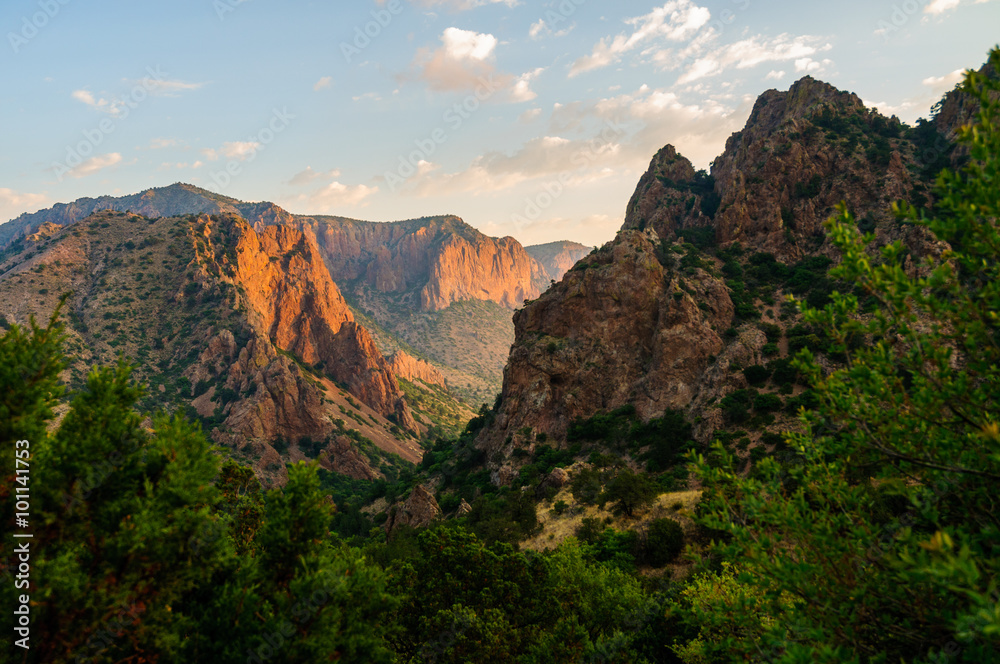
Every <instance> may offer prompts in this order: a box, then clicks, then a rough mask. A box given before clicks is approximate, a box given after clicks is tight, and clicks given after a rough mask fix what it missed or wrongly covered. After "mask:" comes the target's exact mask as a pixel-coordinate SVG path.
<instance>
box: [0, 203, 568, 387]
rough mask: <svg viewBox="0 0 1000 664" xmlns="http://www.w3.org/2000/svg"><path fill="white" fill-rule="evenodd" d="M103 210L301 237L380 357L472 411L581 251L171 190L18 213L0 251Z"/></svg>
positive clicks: (452, 222) (430, 223)
mask: <svg viewBox="0 0 1000 664" xmlns="http://www.w3.org/2000/svg"><path fill="white" fill-rule="evenodd" d="M99 210H119V211H122V210H131V211H132V212H135V213H138V214H142V215H144V216H147V217H151V218H156V217H169V216H172V215H177V214H200V213H206V214H216V215H219V214H225V215H239V216H241V217H242V218H244V219H246V220H247V221H248V222H249V223H250V225H251V226H252V227H253V228H254V229H255V230H256V231H257V232H258V233H260V234H263V233H264V230H265V229H266V228H267V227H269V226H288V227H292V228H297V229H299V230H300V231H302V232H303V233H304V234H305V235H306V236H307V237H308V238H309V239H311V240H312V241H313V242H315V243H316V246H318V247H319V252H320V255H321V256H322V258H323V260H324V262H325V264H326V266H327V269H328V270H329V272H330V275H331V277H332V279H333V281H334V282H335V283H336V284H337V285H338V286H339V288H340V290H341V292H342V293H343V294H344V295H346V297H347V299H348V300H349V303H350V306H351V308H353V309H354V311H355V312H356V313H357V314H359V315H361V314H364V315H365V320H366V323H367V327H369V331H371V332H372V333H373V334H374V335H375V339H376V341H377V344H378V345H379V347H380V349H381V351H382V352H384V353H386V354H389V353H391V352H392V351H394V350H397V349H400V348H407V347H410V348H412V349H415V350H416V351H418V352H419V353H420V354H421V355H422V356H424V357H427V358H428V359H429V360H430V361H432V362H433V363H434V364H435V365H436V367H437V368H438V370H439V371H442V372H444V374H445V376H446V377H447V378H448V382H449V385H450V387H451V389H454V390H458V392H459V393H460V394H461V395H462V396H463V397H464V398H466V399H467V400H469V401H470V402H475V403H478V402H479V401H487V400H489V401H491V400H492V399H493V396H494V395H495V394H496V391H497V390H498V389H499V386H500V378H501V374H502V370H503V363H504V360H505V359H506V355H507V350H508V349H509V348H510V342H511V340H512V338H513V326H512V323H511V322H510V312H511V310H512V309H514V308H515V307H518V306H520V305H521V303H522V302H523V301H524V300H526V299H532V298H535V297H537V296H538V294H539V293H540V292H541V291H542V290H544V289H545V288H547V287H548V284H549V281H550V279H554V278H556V276H555V275H556V274H558V273H559V270H564V269H565V268H567V267H569V265H571V264H572V258H573V256H574V255H575V253H576V251H577V249H576V248H575V247H574V246H572V243H568V244H566V249H565V250H564V251H562V252H561V253H559V252H557V255H552V256H549V257H548V258H544V257H543V259H542V262H544V261H545V260H552V261H555V262H554V263H551V264H549V265H548V266H543V265H542V263H541V262H539V261H537V260H535V259H534V258H532V257H531V256H530V255H529V254H528V252H526V250H525V249H524V248H523V247H522V246H521V245H520V244H519V243H518V242H517V241H516V240H514V239H513V238H509V237H508V238H491V237H487V236H485V235H483V234H482V233H480V232H479V231H477V230H476V229H474V228H472V227H471V226H469V225H468V224H466V223H465V222H463V221H462V220H461V219H459V218H458V217H453V216H443V217H426V218H422V219H414V220H409V221H399V222H387V223H373V222H366V221H357V220H353V219H345V218H342V217H330V216H315V217H313V216H305V215H293V214H290V213H289V212H287V211H286V210H283V209H282V208H280V207H278V206H277V205H274V204H272V203H266V202H262V203H244V202H242V201H238V200H236V199H232V198H228V197H225V196H221V195H218V194H214V193H212V192H208V191H205V190H203V189H199V188H197V187H194V186H191V185H187V184H175V185H171V186H169V187H164V188H160V189H150V190H147V191H145V192H142V193H139V194H135V195H131V196H123V197H107V196H105V197H101V198H97V199H81V200H79V201H76V202H74V203H71V204H68V205H63V204H60V205H57V206H54V207H53V208H51V209H48V210H42V211H40V212H37V213H34V214H27V215H22V216H21V217H18V219H16V220H14V221H12V222H9V223H7V224H3V225H0V252H2V251H4V250H5V249H8V250H10V251H14V252H16V251H20V250H21V249H23V248H24V246H25V245H24V242H25V241H26V236H27V235H29V234H31V233H34V232H36V231H38V230H39V228H40V227H41V226H42V225H43V224H51V225H53V226H52V227H58V226H66V225H71V224H74V223H76V222H78V221H79V220H81V219H83V218H85V217H86V216H88V215H90V214H91V213H93V212H95V211H99ZM554 244H558V243H554ZM560 276H561V275H560ZM470 303H471V304H470ZM375 328H378V329H375ZM439 340H443V341H439ZM456 340H457V341H458V343H457V344H456ZM457 346H461V347H462V348H461V351H458V352H456V348H457Z"/></svg>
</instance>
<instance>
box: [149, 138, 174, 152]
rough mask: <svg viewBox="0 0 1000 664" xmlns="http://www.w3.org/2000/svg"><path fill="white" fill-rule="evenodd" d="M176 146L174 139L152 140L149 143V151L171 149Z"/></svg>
mask: <svg viewBox="0 0 1000 664" xmlns="http://www.w3.org/2000/svg"><path fill="white" fill-rule="evenodd" d="M176 145H177V139H176V138H154V139H152V140H151V141H150V142H149V149H150V150H162V149H164V148H172V147H174V146H176Z"/></svg>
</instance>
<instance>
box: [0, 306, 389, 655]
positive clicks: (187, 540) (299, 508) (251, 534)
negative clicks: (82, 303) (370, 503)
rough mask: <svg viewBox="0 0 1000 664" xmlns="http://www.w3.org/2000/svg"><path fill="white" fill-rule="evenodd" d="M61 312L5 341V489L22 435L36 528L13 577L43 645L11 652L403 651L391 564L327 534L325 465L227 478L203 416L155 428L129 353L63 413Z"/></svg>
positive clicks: (0, 410) (160, 420) (1, 595)
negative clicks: (394, 622)
mask: <svg viewBox="0 0 1000 664" xmlns="http://www.w3.org/2000/svg"><path fill="white" fill-rule="evenodd" d="M57 314H58V310H57ZM57 314H56V315H53V317H52V319H51V320H50V321H49V325H48V326H47V327H46V328H44V329H43V328H40V327H39V326H37V325H36V324H35V323H34V321H32V322H31V323H30V326H29V329H28V330H24V329H22V328H20V327H19V326H17V325H14V326H11V327H10V329H9V330H7V332H6V333H5V334H4V335H3V336H0V350H2V352H0V415H2V421H0V435H2V436H3V439H2V440H0V443H2V444H3V447H2V449H3V452H4V462H5V466H4V468H5V472H7V475H5V477H4V479H5V483H4V486H3V490H4V492H5V493H4V496H5V498H6V500H5V502H7V503H9V502H10V500H11V494H12V493H13V492H12V491H11V489H12V488H13V487H15V486H21V485H22V483H15V482H14V481H12V478H13V477H16V475H13V474H12V473H11V472H10V469H12V467H13V465H14V464H13V463H12V461H11V460H12V459H13V458H14V452H15V449H21V448H22V447H23V446H19V445H16V441H18V440H27V441H29V442H30V448H25V449H30V452H31V453H32V454H31V456H30V458H29V459H28V462H29V464H30V469H31V475H30V482H25V483H26V484H28V488H29V489H30V502H31V509H30V510H29V524H30V527H29V529H30V531H31V532H32V534H33V536H34V537H33V538H32V539H31V540H30V542H29V546H30V565H31V570H30V580H31V587H30V588H28V589H20V588H18V589H15V587H14V584H13V583H11V582H9V581H11V579H10V578H9V577H8V578H7V581H6V582H4V583H3V584H2V586H0V602H2V603H3V605H4V606H7V607H14V606H16V605H19V604H20V603H19V602H16V596H17V595H19V594H30V600H31V604H30V621H31V622H30V630H31V632H30V633H31V638H30V649H29V650H22V649H20V648H15V647H14V645H13V643H12V641H13V640H8V642H7V645H6V646H5V653H4V655H5V656H4V658H3V661H24V662H32V663H33V662H46V663H47V664H48V663H54V664H61V663H68V662H77V661H84V660H86V661H89V662H99V663H102V664H103V663H107V662H120V661H191V662H194V661H212V662H218V663H219V664H223V663H230V662H231V663H233V664H235V663H237V662H239V663H242V662H246V661H248V660H249V661H261V662H263V661H288V662H314V661H326V660H327V659H337V660H338V661H340V662H388V661H390V660H391V653H390V651H389V650H388V648H387V646H386V642H385V638H384V636H385V633H386V631H387V629H388V626H387V625H386V621H385V620H384V618H385V616H386V615H387V614H388V613H389V611H390V610H391V609H392V608H393V606H394V603H395V600H394V598H393V597H391V596H390V595H389V593H388V592H387V591H386V579H385V575H384V574H382V573H381V571H380V570H378V569H376V568H374V567H372V566H371V565H370V564H369V563H367V561H366V560H364V558H363V557H362V556H361V554H360V553H359V552H357V551H354V550H348V549H346V548H343V547H338V546H334V545H333V544H331V542H330V537H329V534H330V533H329V525H330V520H331V517H332V511H331V506H330V505H329V504H328V503H327V501H326V499H325V495H324V493H323V492H322V491H320V488H319V480H318V478H317V468H316V466H315V465H311V466H305V465H300V466H296V467H293V468H291V469H290V470H289V480H288V484H287V486H286V487H285V488H284V489H283V490H282V489H274V490H271V491H270V492H268V494H267V495H266V499H262V496H261V495H260V491H259V485H258V484H257V481H256V479H255V478H254V477H253V475H252V472H251V471H250V470H249V469H246V468H241V467H239V466H238V465H236V464H235V463H231V462H228V463H227V464H226V465H225V468H224V472H223V473H222V475H221V477H220V474H219V470H220V469H219V461H218V458H217V456H216V455H215V454H213V452H212V450H211V448H210V446H209V444H208V442H207V441H206V439H205V437H204V435H203V434H202V432H201V430H200V428H199V427H198V426H197V425H192V424H191V423H189V422H187V421H186V420H185V419H184V418H183V417H180V416H169V415H165V414H159V415H156V416H154V417H153V418H152V427H151V428H147V426H148V425H146V424H144V421H143V420H144V416H143V415H142V414H140V413H138V412H137V411H136V410H135V404H136V403H137V401H138V400H139V399H140V398H141V396H142V393H143V389H142V388H141V387H139V386H137V385H135V384H134V383H133V382H132V380H131V370H130V368H129V366H128V365H126V364H125V363H124V362H122V361H120V362H119V363H118V364H117V366H114V367H106V368H98V369H95V370H93V371H92V372H91V374H90V375H89V377H88V379H87V382H86V385H85V387H84V389H83V390H81V391H80V392H79V393H78V394H75V395H73V397H72V401H71V403H70V407H69V409H68V411H67V412H66V414H65V416H64V417H63V418H62V420H61V421H60V422H59V423H58V426H53V425H52V423H51V420H52V418H53V411H54V405H55V404H56V403H57V400H58V398H59V397H60V396H61V394H62V389H61V387H60V386H59V372H60V370H61V369H62V367H63V366H64V359H63V354H62V348H61V343H62V326H61V324H60V323H59V322H58V317H57ZM11 511H13V510H11ZM8 514H10V513H9V512H8ZM4 571H7V572H9V570H8V569H7V568H6V566H5V569H4ZM7 615H8V616H11V615H12V612H8V614H7ZM9 620H10V618H8V621H9ZM8 633H10V632H8Z"/></svg>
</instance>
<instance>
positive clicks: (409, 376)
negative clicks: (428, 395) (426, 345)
mask: <svg viewBox="0 0 1000 664" xmlns="http://www.w3.org/2000/svg"><path fill="white" fill-rule="evenodd" d="M387 361H388V362H389V368H390V369H392V373H394V374H396V376H398V377H399V378H402V379H404V380H408V381H410V382H411V383H412V382H416V381H420V382H421V383H424V384H425V385H437V386H438V387H442V388H447V384H446V383H445V379H444V376H442V375H441V372H440V371H438V370H437V369H435V368H434V366H433V365H431V364H430V363H428V362H426V361H424V360H418V359H417V358H415V357H413V356H412V355H410V354H408V353H405V352H403V351H401V350H397V351H396V352H395V353H393V354H392V355H390V356H389V357H388V358H387Z"/></svg>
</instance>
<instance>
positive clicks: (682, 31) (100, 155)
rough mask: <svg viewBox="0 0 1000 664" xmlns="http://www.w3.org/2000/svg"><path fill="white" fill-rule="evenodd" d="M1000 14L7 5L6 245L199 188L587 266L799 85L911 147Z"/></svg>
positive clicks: (467, 0)
mask: <svg viewBox="0 0 1000 664" xmlns="http://www.w3.org/2000/svg"><path fill="white" fill-rule="evenodd" d="M998 27H1000V0H992V1H991V0H985V1H984V0H978V1H977V0H892V1H888V0H887V1H884V2H883V1H881V0H865V1H856V0H848V1H844V2H837V3H834V2H791V1H785V0H778V1H769V2H764V1H763V0H670V1H668V2H650V1H648V0H647V1H645V2H643V1H638V0H618V1H616V2H607V1H602V0H561V1H556V2H528V0H415V1H412V2H411V1H410V0H381V1H378V0H370V1H361V0H358V1H352V2H345V1H337V2H320V1H318V0H286V1H284V2H278V1H277V0H171V1H170V2H167V1H165V0H161V1H159V2H135V1H134V0H88V1H86V2H85V1H84V0H4V2H3V3H2V5H0V28H2V29H3V30H2V32H3V35H4V42H5V43H4V44H0V72H2V73H0V77H2V78H0V81H2V83H3V86H2V90H3V103H2V104H0V122H2V126H3V127H4V128H5V131H4V132H3V139H2V141H3V143H2V145H3V149H2V150H0V220H6V219H9V218H13V217H14V216H16V215H18V214H20V213H21V212H25V211H33V210H37V209H39V208H42V207H47V206H49V205H51V204H53V203H55V202H68V201H71V200H74V199H76V198H79V197H82V196H98V195H101V194H126V193H134V192H137V191H141V190H143V189H145V188H148V187H153V186H164V185H168V184H171V183H173V182H190V183H192V184H196V185H199V186H203V187H205V188H208V189H212V190H214V191H218V192H220V193H223V194H226V195H229V196H233V197H236V198H239V199H243V200H270V201H274V202H276V203H278V204H279V205H282V206H283V207H285V208H287V209H288V210H290V211H292V212H297V213H311V214H337V215H343V216H348V217H354V218H359V219H369V220H375V221H390V220H396V219H408V218H414V217H420V216H425V215H432V214H457V215H459V216H461V217H463V218H464V219H465V220H466V221H468V222H469V223H470V224H472V225H474V226H476V227H477V228H479V229H481V230H483V231H484V232H486V233H488V234H490V235H512V236H514V237H516V238H517V239H518V240H520V241H521V242H523V243H525V244H534V243H539V242H547V241H551V240H556V239H573V240H578V241H581V242H584V243H587V244H599V243H602V242H604V241H606V240H608V239H610V238H611V237H613V235H614V233H615V231H616V230H617V229H618V227H619V226H620V224H621V220H622V217H623V215H624V211H625V206H626V204H627V202H628V199H629V196H630V195H631V193H632V191H633V189H634V188H635V184H636V182H637V181H638V178H639V177H640V175H641V174H642V172H643V171H644V170H645V168H646V166H647V165H648V163H649V160H650V158H651V157H652V155H653V154H654V153H655V152H656V151H657V150H658V149H659V148H660V147H662V146H663V145H664V144H666V143H672V144H674V145H675V146H677V148H678V149H679V150H680V151H681V153H682V154H684V155H686V156H688V157H689V158H690V159H691V160H692V161H693V162H694V163H695V165H696V166H697V167H708V165H709V163H710V161H711V159H712V158H714V157H715V156H716V155H718V154H719V152H721V150H722V148H723V146H724V144H725V140H726V138H727V137H728V136H729V135H730V134H731V133H732V132H734V131H737V130H739V129H740V128H741V127H742V125H743V123H744V122H745V120H746V118H747V116H748V115H749V111H750V108H751V106H752V104H753V101H754V99H756V97H757V95H759V94H760V93H761V92H763V91H764V90H766V89H769V88H777V89H787V88H788V86H789V85H790V84H791V83H792V82H793V81H795V80H797V79H798V78H800V77H801V76H804V75H806V74H810V75H812V76H814V77H816V78H819V79H822V80H826V81H828V82H830V83H832V84H834V85H836V86H837V87H840V88H842V89H847V90H851V91H853V92H856V93H858V94H859V95H860V96H861V98H862V99H864V100H865V102H866V103H867V104H868V105H870V106H875V105H877V106H878V107H879V108H880V109H882V110H883V111H884V112H886V113H890V114H896V115H898V116H899V117H900V118H901V119H902V120H904V121H906V122H911V123H912V122H914V121H915V120H916V119H917V118H918V117H920V116H923V115H926V114H927V111H928V109H929V107H930V105H931V104H932V103H933V102H934V101H936V100H937V99H938V98H939V97H940V95H941V94H942V93H943V92H944V91H946V90H948V89H949V88H951V87H952V86H954V84H955V83H956V82H957V80H958V77H959V75H960V72H961V70H962V69H963V68H966V67H978V66H979V65H980V64H981V63H982V62H984V61H985V59H986V54H987V52H988V50H989V49H990V47H992V46H993V45H995V44H996V42H997V41H998V32H997V28H998Z"/></svg>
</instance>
